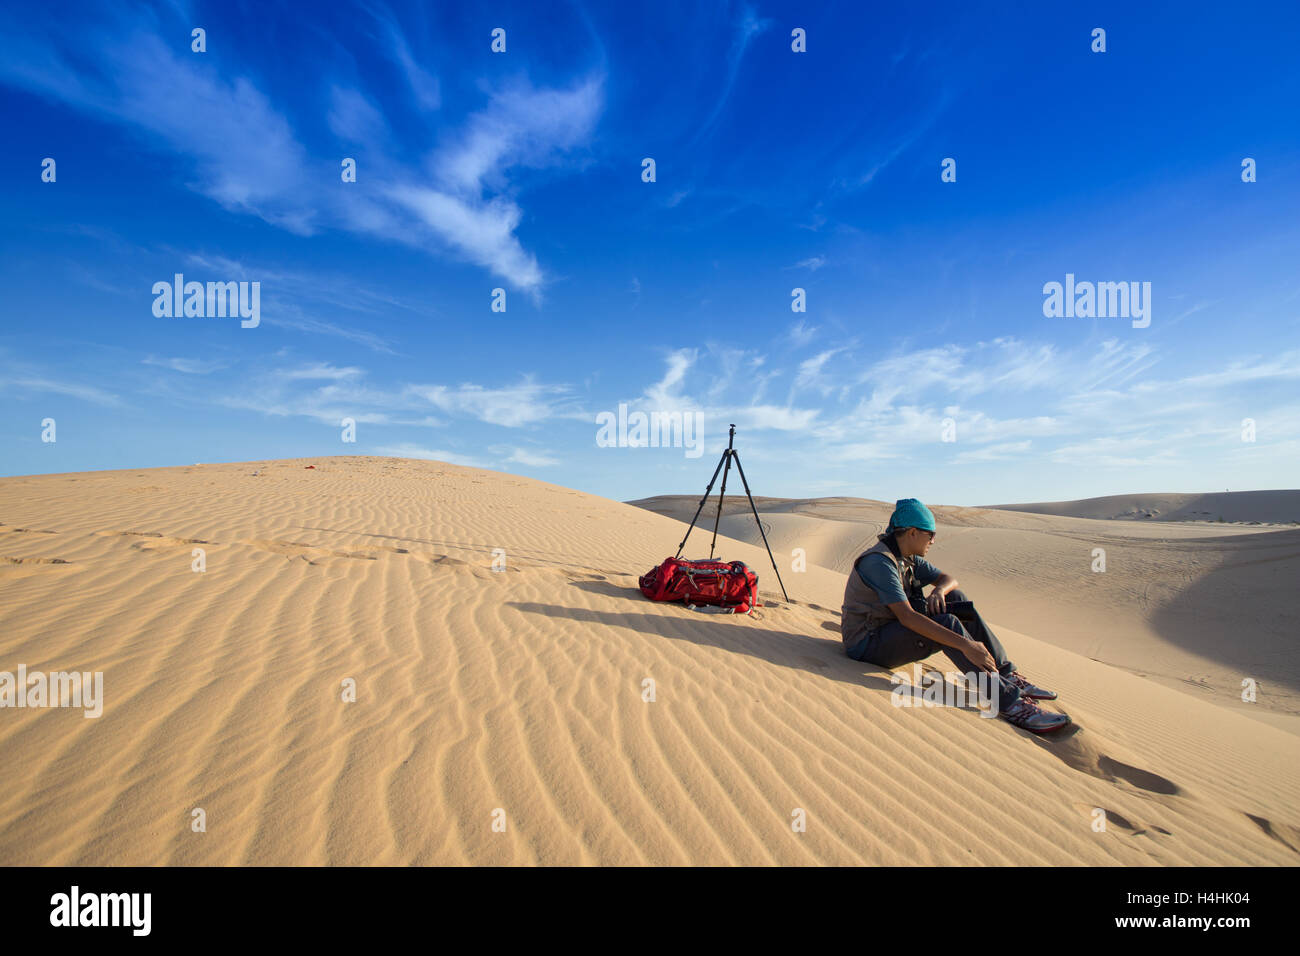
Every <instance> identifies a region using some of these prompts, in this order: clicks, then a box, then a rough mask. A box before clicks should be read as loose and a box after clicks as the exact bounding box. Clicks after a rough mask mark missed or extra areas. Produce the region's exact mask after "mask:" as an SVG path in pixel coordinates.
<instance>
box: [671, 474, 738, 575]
mask: <svg viewBox="0 0 1300 956" xmlns="http://www.w3.org/2000/svg"><path fill="white" fill-rule="evenodd" d="M726 460H727V453H726V452H725V451H724V452H723V453H722V457H721V458H719V459H718V467H717V468H714V469H713V477H712V478H710V479H709V487H707V488H705V489H704V497H703V498H701V499H700V506H699V507H698V508H696V509H695V517H694V518H692V519H691V526H690V527H689V528H687V529H686V534H684V535H682V543H681V544H679V545H678V546H677V557H679V558H680V557H681V556H682V548H684V547H686V539H687V538H689V537H690V536H691V532H692V531H694V530H695V522H696V521H698V520H699V519H700V512H701V511H703V510H704V502H706V501H708V500H709V495H710V494H712V493H713V483H714V482H715V481H717V480H718V472H720V471H722V463H723V462H724V461H726ZM723 484H724V485H725V484H726V479H725V478H724V479H723Z"/></svg>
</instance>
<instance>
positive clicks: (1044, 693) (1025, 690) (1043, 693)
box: [1011, 671, 1056, 700]
mask: <svg viewBox="0 0 1300 956" xmlns="http://www.w3.org/2000/svg"><path fill="white" fill-rule="evenodd" d="M1011 682H1012V683H1013V684H1015V685H1016V686H1017V687H1019V688H1020V696H1021V697H1032V698H1033V699H1034V700H1056V691H1054V690H1043V688H1041V687H1035V686H1034V685H1033V684H1031V683H1029V681H1027V680H1025V679H1024V677H1022V676H1021V675H1020V671H1012V672H1011Z"/></svg>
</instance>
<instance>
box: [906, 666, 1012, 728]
mask: <svg viewBox="0 0 1300 956" xmlns="http://www.w3.org/2000/svg"><path fill="white" fill-rule="evenodd" d="M889 682H890V683H891V684H894V685H895V686H894V689H893V690H892V691H890V696H891V697H892V698H893V699H892V701H891V703H892V704H893V705H894V706H895V707H966V706H974V707H975V708H976V709H978V710H979V712H980V716H981V717H996V716H997V715H998V691H999V690H1000V689H1001V686H1002V685H1001V682H1000V681H999V680H997V679H996V678H995V677H994V675H993V674H992V673H990V672H989V671H978V672H973V673H969V674H962V673H959V672H957V671H949V672H948V673H947V674H935V675H934V676H931V675H930V674H929V673H922V671H921V669H920V668H919V667H917V666H915V665H913V667H912V675H911V676H910V677H909V676H908V675H907V674H906V673H905V672H904V673H899V672H895V673H892V674H890V675H889Z"/></svg>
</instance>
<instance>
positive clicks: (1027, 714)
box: [998, 697, 1070, 734]
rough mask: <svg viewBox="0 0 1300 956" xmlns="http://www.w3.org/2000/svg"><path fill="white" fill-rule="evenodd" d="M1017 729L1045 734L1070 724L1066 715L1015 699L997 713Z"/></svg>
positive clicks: (1021, 699) (1024, 698)
mask: <svg viewBox="0 0 1300 956" xmlns="http://www.w3.org/2000/svg"><path fill="white" fill-rule="evenodd" d="M998 716H999V717H1005V718H1006V719H1007V720H1009V721H1011V722H1012V723H1013V724H1015V725H1016V726H1017V727H1020V728H1022V729H1024V730H1028V731H1030V732H1032V733H1035V734H1045V733H1048V732H1049V731H1053V730H1060V729H1061V728H1062V727H1064V726H1065V725H1066V724H1068V723H1069V722H1070V717H1069V715H1068V714H1053V713H1049V712H1047V711H1044V710H1043V709H1041V708H1040V707H1039V706H1038V705H1037V704H1035V703H1034V702H1033V701H1032V700H1029V699H1028V698H1026V697H1017V698H1016V700H1015V702H1014V703H1012V704H1011V705H1010V706H1009V707H1006V708H1004V709H1003V710H1002V711H1000V712H999V713H998Z"/></svg>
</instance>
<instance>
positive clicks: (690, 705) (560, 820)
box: [0, 457, 1300, 865]
mask: <svg viewBox="0 0 1300 956" xmlns="http://www.w3.org/2000/svg"><path fill="white" fill-rule="evenodd" d="M308 466H314V467H310V468H309V467H308ZM687 497H688V496H682V500H686V498H687ZM697 501H698V498H695V499H693V500H691V501H690V505H689V510H688V512H687V514H686V518H687V519H689V517H690V511H693V510H694V505H695V503H696V502H697ZM729 504H730V502H729ZM760 505H761V507H763V508H764V509H765V510H764V514H763V520H764V522H765V523H766V524H767V525H768V526H769V527H770V528H771V532H770V537H771V539H772V541H773V548H774V550H775V551H776V552H777V557H778V560H779V561H781V566H782V577H783V578H784V579H785V583H786V587H787V589H788V590H789V592H790V596H791V598H792V599H793V600H792V601H791V602H790V603H787V602H786V601H784V600H783V599H782V598H781V596H780V591H779V589H778V588H777V586H776V581H775V579H774V578H773V576H772V573H771V568H770V566H769V564H768V559H767V555H766V552H765V551H764V550H763V549H762V547H761V543H760V544H759V545H758V546H755V544H754V543H752V542H751V541H750V540H749V538H750V537H751V536H752V537H753V539H754V541H757V532H756V529H754V527H753V526H754V520H753V517H752V516H749V517H748V518H746V517H745V516H744V515H740V514H731V515H725V516H724V518H723V525H724V530H725V531H726V533H727V534H730V535H736V536H738V537H739V538H742V539H743V540H738V539H737V538H735V537H722V538H720V539H719V552H720V554H721V555H722V556H724V557H726V558H728V559H733V560H734V559H738V560H743V561H745V562H747V563H748V564H749V565H750V566H751V567H752V568H754V569H755V570H756V571H757V572H758V574H759V577H760V587H761V592H762V594H763V596H764V599H765V601H766V602H767V604H768V606H767V607H765V608H763V609H762V611H761V613H762V617H761V619H755V618H752V617H748V616H742V615H734V616H732V615H713V614H699V613H696V612H693V611H691V610H689V609H687V608H685V607H683V606H680V605H671V604H656V603H652V602H650V601H647V600H646V599H645V598H644V597H643V596H642V595H641V594H640V592H639V591H638V590H637V588H636V584H637V577H638V575H640V574H643V573H645V572H646V571H648V570H649V569H650V568H651V567H652V566H653V565H655V564H657V563H659V562H660V561H661V560H663V558H665V557H667V556H669V555H672V554H673V553H674V552H675V551H676V549H677V545H678V542H679V541H680V540H681V537H682V534H683V532H684V530H685V526H684V525H683V524H682V522H681V521H679V520H677V519H676V518H674V517H669V516H666V515H662V514H657V513H654V512H652V511H650V510H647V509H646V508H643V507H636V506H633V505H630V504H625V503H621V502H617V501H612V500H609V499H605V498H600V497H598V496H595V495H590V494H585V493H582V492H578V491H573V490H571V489H567V488H563V487H559V486H556V485H551V484H547V483H545V482H542V481H536V480H532V479H528V478H523V477H519V476H514V475H509V474H502V473H495V472H489V471H483V470H478V469H473V468H465V467H459V466H455V465H449V464H443V463H441V462H431V461H411V460H404V459H391V458H372V457H336V458H316V459H301V460H283V461H261V462H245V463H237V464H203V465H195V466H191V467H179V468H159V469H147V470H138V471H137V470H131V471H117V472H95V473H80V474H66V475H44V476H33V477H16V478H4V479H0V671H10V672H14V671H16V669H17V667H18V666H19V665H23V666H25V667H26V668H27V669H28V671H46V672H50V671H71V670H74V669H75V670H81V671H102V672H103V674H104V703H103V714H102V716H100V717H98V718H88V717H85V716H83V713H82V712H81V711H80V710H75V709H70V708H23V709H10V708H5V709H0V765H2V766H3V767H4V776H3V781H4V782H3V785H2V786H0V864H74V863H75V864H105V865H122V864H144V865H177V864H180V865H190V864H222V865H231V864H254V865H273V864H276V865H278V864H308V865H314V864H363V865H369V864H451V865H462V864H539V863H540V864H559V865H566V864H615V865H638V864H911V863H917V864H992V865H1012V864H1034V865H1039V864H1043V865H1114V864H1119V865H1183V864H1247V865H1295V864H1296V863H1297V862H1298V861H1300V852H1298V848H1300V811H1298V810H1297V805H1298V804H1300V800H1298V799H1297V798H1298V797H1300V759H1298V758H1300V733H1297V728H1296V723H1297V721H1298V720H1300V717H1297V711H1298V708H1297V705H1296V695H1297V682H1296V665H1295V657H1296V655H1295V652H1294V643H1293V640H1294V639H1293V637H1292V635H1291V634H1290V633H1287V627H1288V625H1287V624H1286V620H1287V619H1286V615H1287V614H1288V613H1291V614H1292V616H1291V618H1290V620H1291V621H1292V622H1294V620H1295V617H1294V614H1293V612H1290V611H1289V610H1288V608H1287V606H1286V604H1285V601H1284V598H1285V597H1286V595H1284V593H1283V589H1284V588H1286V589H1288V591H1289V590H1290V589H1291V587H1290V582H1292V581H1294V579H1295V573H1294V572H1295V561H1296V558H1295V554H1296V553H1297V551H1300V547H1297V545H1300V531H1295V530H1261V529H1260V528H1259V527H1246V526H1243V527H1228V526H1222V527H1215V528H1212V529H1211V528H1208V527H1207V526H1204V525H1197V526H1191V525H1188V526H1185V527H1184V526H1180V525H1178V524H1176V523H1169V522H1162V523H1161V524H1159V525H1155V524H1151V523H1135V522H1133V521H1131V520H1129V521H1123V522H1120V521H1097V520H1089V519H1086V518H1081V517H1068V516H1064V517H1063V516H1056V515H1041V514H1023V513H1016V512H1010V511H1000V510H986V509H964V508H943V507H939V508H936V513H937V515H938V519H939V523H940V531H939V537H938V539H937V540H936V543H935V546H934V547H933V548H932V549H931V554H930V558H931V560H933V561H934V563H936V564H938V565H939V566H940V567H941V568H943V569H944V570H946V571H948V572H950V573H952V574H954V575H955V576H956V577H957V578H958V579H959V580H960V581H961V585H962V587H963V588H964V589H966V590H968V591H969V592H970V593H971V594H972V596H973V597H974V599H975V600H976V601H977V603H978V604H979V605H980V606H981V609H982V610H983V611H984V613H985V616H986V618H987V619H988V620H989V621H990V623H991V625H992V626H993V628H994V629H995V631H996V632H997V633H998V634H999V636H1000V637H1001V638H1002V639H1003V641H1004V642H1005V643H1006V644H1007V645H1008V647H1009V648H1010V650H1011V653H1012V656H1013V659H1014V660H1015V661H1016V663H1017V665H1018V666H1019V667H1020V668H1021V670H1022V671H1024V672H1025V673H1026V674H1028V675H1029V676H1030V677H1031V678H1032V679H1033V680H1035V682H1037V683H1040V684H1042V685H1044V686H1048V687H1051V688H1053V689H1055V690H1057V691H1058V692H1059V693H1060V695H1061V699H1060V700H1059V701H1057V702H1054V703H1048V704H1046V706H1047V707H1049V708H1052V707H1055V706H1057V705H1059V706H1060V708H1061V709H1065V710H1067V711H1068V712H1069V713H1070V714H1071V716H1072V717H1073V718H1074V721H1075V723H1074V724H1073V725H1072V726H1071V727H1070V728H1068V729H1067V730H1065V731H1062V732H1060V733H1057V734H1055V735H1052V736H1050V737H1042V738H1040V737H1036V736H1034V735H1032V734H1029V733H1026V732H1024V731H1021V730H1019V729H1017V728H1015V727H1013V726H1012V725H1010V724H1008V723H1007V722H1005V721H1002V720H996V719H994V720H990V719H986V718H984V717H982V716H980V715H979V713H978V712H977V711H975V710H974V709H973V708H956V707H948V708H899V707H895V706H894V705H893V697H892V696H891V693H890V691H891V683H890V674H889V673H888V672H885V671H883V670H881V669H879V668H876V667H873V666H871V665H864V664H859V663H857V662H854V661H851V660H849V659H848V658H846V657H845V656H844V654H843V651H842V648H841V643H840V639H839V629H838V612H839V606H840V601H841V599H842V596H843V588H844V576H845V573H846V570H847V564H848V562H849V561H850V560H851V559H852V557H853V556H854V555H855V554H856V553H857V549H860V548H861V547H862V546H863V545H864V542H866V543H868V544H869V543H870V542H871V541H874V535H875V532H876V530H877V528H876V525H881V526H883V520H884V519H887V517H888V511H889V508H890V505H888V504H885V503H882V502H876V503H871V502H866V503H865V504H864V502H863V501H862V500H859V499H822V500H821V501H820V502H814V503H803V504H799V503H796V504H795V505H792V506H790V507H788V508H786V507H785V505H783V504H782V503H780V502H773V501H771V500H766V499H765V500H764V501H763V502H761V503H760ZM747 507H748V505H747V503H746V508H747ZM783 509H784V510H783ZM872 509H874V511H873V510H872ZM746 521H747V523H748V525H746ZM873 522H874V524H873ZM709 531H711V527H709V528H708V529H707V531H706V529H705V528H704V527H700V528H697V529H696V531H695V532H694V533H693V535H692V537H691V539H690V544H689V546H688V548H687V551H686V556H688V557H702V556H705V555H706V554H707V549H708V532H709ZM796 547H802V548H804V549H805V553H806V555H807V557H808V563H807V568H806V570H804V571H798V572H796V571H794V570H793V569H792V568H791V551H792V549H793V548H796ZM1094 547H1103V548H1105V549H1106V551H1107V557H1108V570H1107V572H1106V573H1105V574H1093V573H1091V572H1090V571H1089V562H1090V561H1091V560H1092V559H1091V554H1090V552H1091V549H1092V548H1094ZM196 549H200V550H201V551H202V560H203V561H204V562H205V565H204V566H205V570H202V571H196V570H194V567H195V562H196V561H197V560H198V558H197V557H196V555H195V550H196ZM503 558H504V562H505V563H504V567H505V570H503V571H496V570H493V564H494V562H495V563H496V564H497V565H498V566H500V565H501V561H502V559H503ZM1248 562H1254V563H1248ZM1031 565H1032V567H1029V566H1031ZM787 568H791V570H789V571H787V570H786V569H787ZM1243 587H1244V588H1247V589H1248V590H1247V592H1246V599H1245V605H1246V608H1247V611H1248V613H1249V615H1250V617H1249V618H1248V619H1247V618H1243V617H1242V616H1241V608H1240V607H1238V608H1236V609H1234V607H1233V606H1232V605H1231V602H1230V601H1229V600H1228V599H1229V598H1230V597H1232V596H1233V595H1238V596H1237V597H1233V598H1232V600H1241V598H1240V594H1239V592H1238V591H1237V590H1235V589H1239V588H1243ZM1189 596H1190V599H1189ZM1062 601H1064V602H1065V603H1064V604H1062V603H1061V602H1062ZM1258 601H1264V602H1271V603H1267V604H1266V606H1265V607H1263V608H1261V607H1259V606H1257V605H1255V604H1251V603H1250V602H1258ZM1116 602H1118V606H1117V607H1116V606H1113V605H1115V604H1116ZM1103 609H1104V610H1103ZM1215 615H1219V616H1217V617H1216V616H1215ZM1171 634H1177V635H1183V636H1182V637H1179V638H1178V639H1177V640H1172V641H1171V638H1170V635H1171ZM1126 655H1127V656H1126ZM1094 658H1096V659H1094ZM930 663H931V665H932V666H933V667H934V668H935V669H937V670H940V671H942V670H946V669H947V666H948V662H947V660H946V658H943V657H941V656H937V657H936V658H933V659H932V660H931V662H930ZM1193 665H1194V666H1193ZM1241 674H1248V675H1250V676H1254V677H1257V679H1258V681H1259V687H1260V690H1259V699H1258V701H1257V702H1256V703H1253V704H1251V703H1244V702H1242V701H1241V700H1240V699H1239V698H1240V690H1239V686H1240V675H1241ZM647 678H649V679H651V680H653V682H654V700H653V701H648V700H646V699H645V697H644V696H643V693H644V692H643V688H644V686H645V685H644V684H643V682H644V681H645V680H646V679H647ZM1188 679H1193V680H1195V681H1196V682H1197V683H1198V684H1200V685H1201V686H1196V687H1192V686H1190V685H1186V684H1184V681H1185V680H1188ZM349 680H351V681H355V686H356V695H355V696H356V699H355V701H351V702H348V701H345V700H344V699H343V697H344V687H345V682H347V681H349ZM1234 680H1236V684H1235V685H1234V683H1233V682H1234ZM1175 685H1178V686H1175ZM1234 688H1235V689H1234ZM1098 809H1100V810H1104V811H1105V819H1106V821H1107V826H1106V829H1105V831H1104V832H1097V831H1096V830H1095V829H1094V820H1095V819H1096V818H1097V811H1098ZM196 810H201V811H202V818H203V820H204V821H205V829H204V830H203V831H202V832H196V830H195V825H194V821H195V820H196V814H195V811H196ZM800 814H802V818H803V819H805V820H806V829H804V830H803V831H802V832H801V831H799V830H796V829H795V828H793V827H792V821H797V820H798V819H800ZM494 821H495V822H496V823H497V826H496V827H494ZM502 823H504V826H501V824H502Z"/></svg>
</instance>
